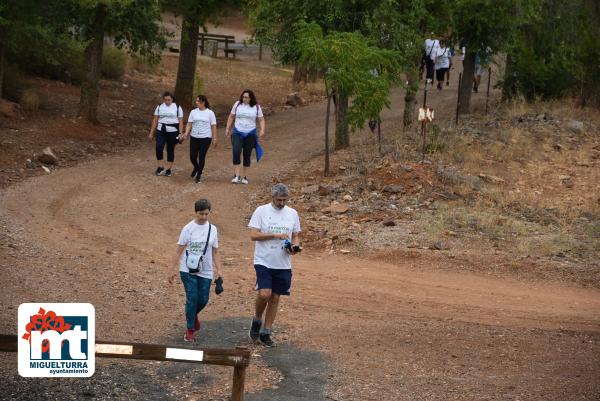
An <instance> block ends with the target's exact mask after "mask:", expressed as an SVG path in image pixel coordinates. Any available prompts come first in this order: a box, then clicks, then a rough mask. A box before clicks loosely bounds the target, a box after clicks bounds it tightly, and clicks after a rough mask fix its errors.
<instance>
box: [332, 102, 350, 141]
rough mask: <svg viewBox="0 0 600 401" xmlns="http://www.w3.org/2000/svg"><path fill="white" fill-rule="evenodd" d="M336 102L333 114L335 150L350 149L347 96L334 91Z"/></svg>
mask: <svg viewBox="0 0 600 401" xmlns="http://www.w3.org/2000/svg"><path fill="white" fill-rule="evenodd" d="M335 96H336V97H337V100H336V102H335V104H336V113H335V150H339V149H344V148H347V147H350V133H349V130H348V118H347V114H348V95H347V94H345V93H343V92H341V91H336V95H335Z"/></svg>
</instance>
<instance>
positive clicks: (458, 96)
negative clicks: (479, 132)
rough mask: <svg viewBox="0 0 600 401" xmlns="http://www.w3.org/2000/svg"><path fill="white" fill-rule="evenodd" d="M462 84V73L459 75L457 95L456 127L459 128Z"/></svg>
mask: <svg viewBox="0 0 600 401" xmlns="http://www.w3.org/2000/svg"><path fill="white" fill-rule="evenodd" d="M461 82H462V72H461V73H459V74H458V92H457V94H456V119H455V121H454V125H456V126H458V110H459V108H460V83H461Z"/></svg>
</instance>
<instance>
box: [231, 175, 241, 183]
mask: <svg viewBox="0 0 600 401" xmlns="http://www.w3.org/2000/svg"><path fill="white" fill-rule="evenodd" d="M240 182H241V180H240V177H238V176H237V175H236V176H234V177H233V179H232V180H231V183H232V184H239V183H240Z"/></svg>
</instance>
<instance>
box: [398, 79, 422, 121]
mask: <svg viewBox="0 0 600 401" xmlns="http://www.w3.org/2000/svg"><path fill="white" fill-rule="evenodd" d="M406 81H407V85H406V95H405V96H404V117H403V119H402V123H403V126H404V128H408V127H410V126H411V125H412V123H413V122H414V121H415V115H416V113H415V111H416V108H415V106H416V105H417V92H418V91H419V70H417V69H414V68H413V69H411V70H410V71H408V72H407V73H406Z"/></svg>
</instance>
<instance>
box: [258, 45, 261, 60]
mask: <svg viewBox="0 0 600 401" xmlns="http://www.w3.org/2000/svg"><path fill="white" fill-rule="evenodd" d="M258 61H262V43H259V44H258Z"/></svg>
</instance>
